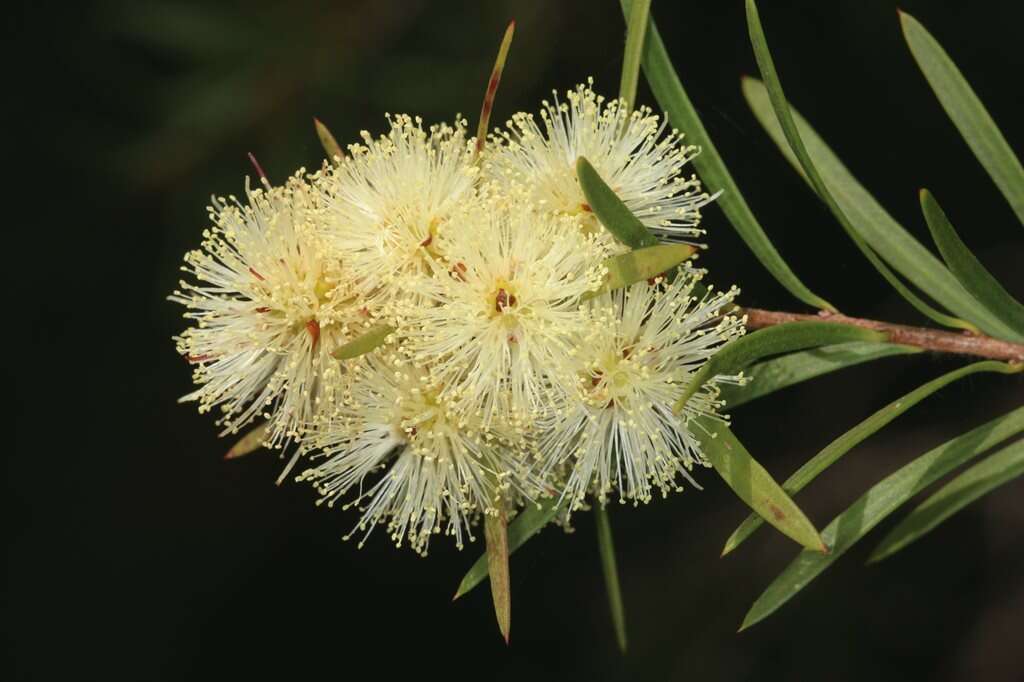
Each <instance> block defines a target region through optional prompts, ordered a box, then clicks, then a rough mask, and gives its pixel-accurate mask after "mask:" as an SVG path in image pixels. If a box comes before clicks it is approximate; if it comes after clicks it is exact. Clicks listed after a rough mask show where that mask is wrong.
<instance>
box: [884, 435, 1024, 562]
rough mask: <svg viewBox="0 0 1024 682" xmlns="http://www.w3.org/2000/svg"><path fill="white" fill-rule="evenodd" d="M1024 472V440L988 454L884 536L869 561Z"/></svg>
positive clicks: (897, 549) (901, 544)
mask: <svg viewBox="0 0 1024 682" xmlns="http://www.w3.org/2000/svg"><path fill="white" fill-rule="evenodd" d="M1021 475H1024V440H1019V441H1017V442H1016V443H1014V444H1013V445H1010V446H1008V447H1005V448H1003V449H1002V450H1000V451H998V452H996V453H995V454H993V455H989V456H988V457H986V458H985V459H983V460H982V461H980V462H978V463H977V464H975V465H974V466H972V467H971V468H970V469H968V470H967V471H965V472H963V473H962V474H960V475H959V476H957V477H956V478H954V479H953V480H952V481H950V482H949V483H947V484H946V485H944V486H942V488H941V489H940V490H939V491H938V492H936V493H935V494H934V495H932V496H931V497H929V498H928V499H927V500H925V501H924V502H922V503H921V505H920V506H919V507H918V508H917V509H915V510H914V511H912V512H910V514H909V515H908V516H907V518H905V519H903V520H902V521H901V522H900V523H899V525H898V526H896V527H895V528H893V529H892V531H890V532H889V534H888V535H886V536H885V539H883V540H882V542H880V543H879V545H878V547H876V548H875V551H874V552H872V553H871V557H870V558H869V559H868V562H869V563H873V562H875V561H880V560H882V559H884V558H885V557H887V556H889V555H891V554H895V553H896V552H898V551H900V550H901V549H903V548H904V547H906V546H907V545H909V544H910V543H912V542H914V541H915V540H917V539H918V538H920V537H921V536H922V535H925V534H926V533H928V532H929V531H931V530H932V529H933V528H935V527H936V526H938V525H939V524H940V523H942V522H943V521H945V520H946V519H948V518H949V517H950V516H952V515H953V514H956V513H957V512H958V511H960V510H961V509H963V508H964V507H966V506H967V505H969V504H970V503H971V502H974V501H975V500H977V499H978V498H980V497H982V496H984V495H987V494H988V493H990V492H992V491H993V490H995V489H996V488H998V487H999V486H1001V485H1003V484H1004V483H1009V482H1010V481H1012V480H1013V479H1015V478H1017V477H1018V476H1021Z"/></svg>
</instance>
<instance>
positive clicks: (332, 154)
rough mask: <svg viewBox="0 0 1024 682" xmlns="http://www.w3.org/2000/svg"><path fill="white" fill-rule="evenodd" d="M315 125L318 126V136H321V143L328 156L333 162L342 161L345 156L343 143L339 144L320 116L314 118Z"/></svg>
mask: <svg viewBox="0 0 1024 682" xmlns="http://www.w3.org/2000/svg"><path fill="white" fill-rule="evenodd" d="M313 127H314V128H316V136H317V137H319V138H320V144H321V145H323V148H324V151H325V152H326V153H327V158H328V159H329V160H330V161H331V162H332V163H341V160H342V159H344V158H345V154H344V152H342V151H341V145H339V144H338V141H337V140H336V139H335V138H334V135H332V134H331V131H330V130H329V129H328V128H327V126H325V125H324V124H323V121H321V120H320V119H318V118H314V119H313Z"/></svg>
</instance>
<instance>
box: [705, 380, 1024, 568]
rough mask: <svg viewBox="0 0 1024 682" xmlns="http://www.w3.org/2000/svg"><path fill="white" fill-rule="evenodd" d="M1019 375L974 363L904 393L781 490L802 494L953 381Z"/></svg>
mask: <svg viewBox="0 0 1024 682" xmlns="http://www.w3.org/2000/svg"><path fill="white" fill-rule="evenodd" d="M1019 371H1020V365H1008V364H1006V363H1004V362H996V361H994V360H985V361H983V362H976V363H974V364H971V365H967V366H966V367H961V368H959V369H955V370H953V371H952V372H948V373H947V374H943V375H942V376H940V377H938V378H936V379H932V380H931V381H929V382H928V383H926V384H924V385H922V386H919V387H917V388H916V389H914V390H913V391H911V392H910V393H907V394H906V395H904V396H903V397H902V398H897V399H896V400H894V401H892V402H891V403H889V404H888V405H886V406H885V407H883V408H882V409H880V410H878V411H877V412H875V413H874V414H872V415H871V416H870V417H868V418H867V419H865V420H864V421H862V422H861V423H859V424H857V425H856V426H854V427H853V428H852V429H850V430H849V431H847V432H846V433H844V434H843V435H841V436H839V437H838V438H836V439H835V440H834V441H832V442H831V443H829V444H828V445H826V446H825V447H824V449H822V451H821V452H819V453H818V454H816V455H815V456H814V457H812V458H811V459H809V460H808V461H807V462H805V463H804V464H803V466H801V467H800V468H799V469H797V470H796V473H794V474H793V475H792V476H790V477H789V478H788V479H786V482H785V483H783V484H782V488H783V490H785V491H786V492H787V493H789V494H790V495H795V494H796V493H798V492H799V491H801V490H803V489H804V487H805V486H806V485H807V484H808V483H810V482H811V481H813V480H814V479H815V478H816V477H817V476H818V474H820V473H821V472H823V471H824V470H825V469H827V468H828V467H830V466H832V465H833V464H835V463H836V462H837V461H838V460H839V458H840V457H842V456H843V455H845V454H846V453H847V452H849V451H850V450H851V449H853V448H854V447H855V446H857V445H858V444H860V443H861V442H863V441H864V439H866V438H867V437H868V436H871V435H872V434H874V433H877V432H878V431H880V430H881V429H882V428H883V427H885V426H886V425H887V424H889V423H890V422H892V420H894V419H896V417H898V416H900V415H901V414H903V413H904V412H906V411H907V410H909V409H910V408H911V407H913V406H914V405H917V404H918V403H919V402H921V401H922V400H924V399H925V398H927V397H928V396H930V395H932V394H933V393H935V392H937V391H939V390H940V389H942V388H945V387H946V386H948V385H949V384H951V383H953V382H954V381H957V380H959V379H962V378H964V377H966V376H970V375H972V374H978V373H979V372H999V373H1001V374H1012V373H1014V372H1019ZM760 525H761V520H760V519H759V518H757V517H756V516H753V515H751V516H748V517H747V518H746V520H744V521H743V523H741V524H740V525H739V527H738V528H737V529H736V530H735V531H733V534H732V535H730V536H729V539H728V540H726V542H725V548H724V549H723V550H722V554H723V556H724V555H725V554H728V553H729V552H731V551H732V550H734V549H736V547H738V546H739V545H740V543H742V542H743V541H744V540H746V539H747V538H748V537H750V535H751V534H752V533H753V532H754V531H755V530H757V529H758V528H759V527H760Z"/></svg>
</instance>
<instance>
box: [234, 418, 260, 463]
mask: <svg viewBox="0 0 1024 682" xmlns="http://www.w3.org/2000/svg"><path fill="white" fill-rule="evenodd" d="M267 426H268V424H267V423H263V424H260V425H259V426H257V427H256V428H254V429H253V430H252V431H250V432H249V433H247V434H245V435H244V436H242V437H241V438H240V439H238V442H237V443H235V444H234V445H232V446H231V449H230V450H228V451H227V454H225V455H224V459H238V458H239V457H244V456H245V455H248V454H249V453H250V452H256V451H257V450H259V449H260V448H261V447H263V441H264V439H266V437H267Z"/></svg>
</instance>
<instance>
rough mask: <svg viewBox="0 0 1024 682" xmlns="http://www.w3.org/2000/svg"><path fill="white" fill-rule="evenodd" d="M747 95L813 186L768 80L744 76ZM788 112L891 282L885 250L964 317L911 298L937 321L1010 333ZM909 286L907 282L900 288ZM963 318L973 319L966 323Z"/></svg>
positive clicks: (855, 235)
mask: <svg viewBox="0 0 1024 682" xmlns="http://www.w3.org/2000/svg"><path fill="white" fill-rule="evenodd" d="M743 95H744V97H745V98H746V100H747V103H748V104H749V105H750V108H751V110H752V111H753V112H754V115H755V116H756V117H757V120H758V121H759V122H760V123H761V126H762V127H764V129H765V131H767V133H768V135H769V136H770V137H771V138H772V140H773V141H774V142H775V144H776V145H777V146H778V147H779V150H780V151H782V153H783V155H784V156H785V157H786V159H787V160H788V161H789V162H790V163H791V164H792V165H793V167H794V168H796V169H797V170H798V172H800V174H801V176H802V177H803V178H804V180H806V181H807V182H808V184H811V186H812V188H813V187H814V185H813V184H812V183H811V181H810V180H809V179H808V176H807V175H806V174H805V173H804V172H803V170H802V168H801V164H800V161H799V160H798V159H797V157H796V156H795V155H794V153H793V151H792V150H791V149H790V147H789V145H788V144H787V143H786V137H785V134H784V133H783V131H782V128H781V127H780V125H779V122H778V120H777V119H776V117H775V113H774V112H773V109H772V105H771V102H770V99H769V95H768V91H767V90H766V89H765V86H764V84H763V83H761V82H760V81H758V80H756V79H754V78H745V79H744V80H743ZM786 111H788V112H789V113H791V114H792V119H791V120H792V121H793V122H794V123H795V125H796V127H797V129H798V130H799V133H800V139H801V140H802V141H803V144H805V145H806V150H807V151H808V153H809V154H810V157H811V158H813V159H814V167H815V168H816V169H817V171H818V172H819V173H820V174H821V176H820V177H823V178H825V179H826V182H827V184H828V188H829V189H830V190H831V197H832V198H833V199H834V204H837V205H838V206H839V207H840V208H841V210H840V212H839V214H837V217H838V215H843V216H845V217H848V218H849V221H848V222H846V223H844V227H848V228H849V230H848V233H849V234H850V238H851V239H853V241H854V243H855V244H857V245H858V247H861V250H862V251H865V247H866V248H867V250H869V251H871V253H870V254H869V253H867V252H866V251H865V254H864V255H865V257H867V258H868V260H870V261H871V262H872V263H873V264H874V265H875V267H876V268H878V269H879V271H880V272H882V274H883V276H885V277H886V279H887V280H889V281H890V282H892V281H893V278H894V275H892V273H888V274H887V273H886V271H885V270H883V269H882V267H879V264H881V261H879V260H878V256H876V255H875V252H877V253H878V254H881V255H882V256H883V257H884V258H885V260H886V261H888V262H889V263H890V264H891V265H892V266H893V267H894V268H896V269H897V270H898V271H899V272H900V273H902V274H903V275H904V276H905V277H907V279H909V280H910V281H911V282H913V283H914V285H915V286H917V287H919V288H920V289H921V290H922V291H924V292H925V293H927V294H928V295H929V296H931V297H932V298H934V299H935V300H936V301H938V302H940V303H942V304H943V305H945V306H947V307H948V308H949V309H950V310H951V311H952V312H953V313H955V314H956V315H957V316H959V317H960V318H962V320H958V319H956V318H950V317H949V316H946V315H943V314H942V313H938V315H941V316H942V317H941V318H940V317H937V316H936V315H935V314H934V313H937V312H938V311H933V312H932V313H927V312H925V310H923V309H922V307H921V306H922V305H927V304H924V302H923V301H921V300H920V299H917V300H916V301H913V300H912V301H911V303H912V304H913V305H914V307H915V308H917V309H918V310H921V311H922V312H925V314H927V315H928V316H929V317H931V318H932V319H934V320H935V321H936V322H940V324H945V325H947V326H957V327H960V328H968V329H978V328H980V329H982V330H985V331H986V332H987V333H989V334H991V335H993V336H999V337H1001V338H1002V337H1003V336H1005V335H1006V334H1007V333H1011V332H1010V330H1009V329H1008V328H1007V327H1006V325H1004V324H1003V323H1002V322H1001V321H1000V320H998V319H996V318H995V317H993V316H992V315H991V313H988V312H987V311H985V309H984V308H982V307H981V306H980V305H978V302H977V301H976V300H974V297H973V296H971V295H970V294H969V293H968V292H967V290H966V289H964V288H963V286H962V285H961V284H960V283H959V282H957V281H956V278H955V277H953V274H952V273H951V272H949V270H948V269H946V267H945V266H944V265H943V264H942V263H941V262H939V260H938V259H937V258H936V257H935V256H933V255H932V254H931V252H930V251H928V250H927V249H926V248H924V247H923V246H921V244H920V243H919V242H918V241H917V240H916V239H914V238H913V237H912V236H911V235H910V234H909V233H908V232H907V231H906V230H905V229H903V227H902V226H901V225H900V224H899V223H897V222H896V221H895V220H893V219H892V217H891V216H890V215H889V214H888V213H886V212H885V209H884V208H882V207H881V205H879V203H878V202H877V201H875V199H874V197H872V196H871V195H870V194H869V193H868V192H867V190H865V189H864V187H863V186H861V185H860V183H858V182H857V180H856V179H855V178H854V177H853V176H852V175H850V172H849V171H848V170H847V169H846V167H845V166H843V164H842V162H841V161H840V160H839V159H838V158H837V157H836V156H835V154H833V153H832V150H830V149H829V148H828V146H826V145H825V143H824V142H823V141H822V139H821V138H820V137H818V135H817V133H815V132H814V130H813V129H812V128H811V127H810V126H809V125H808V124H807V122H806V121H804V120H803V119H802V118H801V117H800V114H799V113H798V112H797V111H795V110H792V111H790V110H789V108H788V107H787V109H786ZM844 219H845V218H844ZM883 267H884V264H883ZM905 290H906V289H905V287H904V288H903V290H901V293H903V291H905ZM904 296H906V294H904ZM915 298H916V297H915ZM908 300H909V299H908ZM942 318H945V321H941V319H942ZM963 320H966V321H967V322H970V323H971V324H970V325H967V324H965V322H963Z"/></svg>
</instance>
